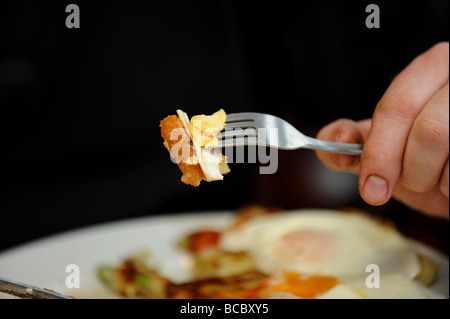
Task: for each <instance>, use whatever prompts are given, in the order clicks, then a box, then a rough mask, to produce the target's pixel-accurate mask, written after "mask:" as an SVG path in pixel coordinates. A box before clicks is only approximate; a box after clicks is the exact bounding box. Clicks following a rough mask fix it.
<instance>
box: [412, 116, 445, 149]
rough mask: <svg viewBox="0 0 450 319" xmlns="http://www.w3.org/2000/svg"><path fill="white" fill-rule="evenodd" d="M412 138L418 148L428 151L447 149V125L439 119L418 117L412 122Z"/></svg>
mask: <svg viewBox="0 0 450 319" xmlns="http://www.w3.org/2000/svg"><path fill="white" fill-rule="evenodd" d="M412 136H413V138H414V139H415V140H416V141H417V144H418V145H419V147H424V148H428V149H430V148H431V149H439V148H443V147H447V148H448V143H449V136H448V123H445V121H443V120H441V119H435V118H430V117H418V118H417V119H416V121H415V122H414V126H413V129H412Z"/></svg>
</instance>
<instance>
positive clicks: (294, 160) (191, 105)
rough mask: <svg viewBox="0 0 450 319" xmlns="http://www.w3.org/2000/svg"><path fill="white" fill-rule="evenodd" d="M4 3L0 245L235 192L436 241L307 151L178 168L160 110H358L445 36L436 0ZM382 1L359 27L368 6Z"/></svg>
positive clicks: (438, 236)
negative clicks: (272, 163) (221, 173)
mask: <svg viewBox="0 0 450 319" xmlns="http://www.w3.org/2000/svg"><path fill="white" fill-rule="evenodd" d="M73 2H74V3H76V4H78V5H79V7H80V13H81V14H80V18H81V25H80V26H81V28H80V29H67V28H66V26H65V19H66V16H67V15H68V14H67V13H66V12H65V8H66V5H68V4H69V3H71V2H64V1H62V2H56V1H53V2H52V1H45V2H44V1H39V2H38V1H14V2H9V3H7V4H2V5H1V9H0V107H1V111H2V116H1V119H2V127H3V128H4V129H5V132H4V134H3V145H2V149H3V150H4V152H3V156H2V158H1V161H2V162H1V164H2V178H1V180H2V184H3V191H2V194H3V195H4V196H3V199H2V202H1V203H2V204H1V215H0V250H3V249H6V248H10V247H13V246H15V245H17V244H20V243H23V242H26V241H29V240H32V239H35V238H39V237H42V236H46V235H51V234H54V233H58V232H61V231H65V230H68V229H73V228H77V227H82V226H86V225H92V224H97V223H101V222H106V221H111V220H120V219H124V218H131V217H136V216H150V215H155V214H164V213H172V212H189V211H208V210H230V209H236V208H238V207H240V206H242V205H245V204H248V203H260V204H265V205H276V206H281V207H285V208H288V209H294V208H308V207H323V208H340V207H357V208H360V209H364V210H367V211H368V212H370V213H372V214H375V215H380V216H383V217H387V218H390V219H392V220H394V221H395V223H396V224H397V225H398V226H399V228H400V229H401V230H402V231H403V232H404V233H405V234H407V235H409V236H412V237H415V238H418V239H420V240H423V241H425V242H426V243H428V244H430V245H432V246H435V247H437V248H438V249H440V250H441V251H444V252H446V253H448V222H447V221H442V220H436V219H433V218H429V217H425V216H423V215H421V214H419V213H417V212H414V211H411V210H409V209H407V208H406V207H404V206H403V205H401V204H399V203H398V202H396V201H394V200H391V201H390V202H389V203H388V204H386V205H383V206H381V207H371V206H369V205H366V204H364V203H363V202H362V200H361V198H360V197H359V195H358V190H357V177H356V176H355V175H352V174H347V173H336V172H332V171H330V170H328V169H327V168H325V167H324V166H323V165H322V164H321V163H320V162H319V161H318V160H317V159H316V157H315V155H314V152H312V151H310V150H298V151H280V152H279V163H278V166H279V169H278V171H277V173H276V174H273V175H260V174H258V167H259V164H245V163H242V164H231V165H230V167H231V170H232V171H231V173H230V174H228V175H226V176H225V179H224V181H222V182H214V183H206V182H203V183H202V184H201V185H200V186H199V187H197V188H194V187H191V186H188V185H185V184H183V183H182V182H181V181H180V176H181V173H180V171H179V169H178V167H177V166H176V165H175V164H173V163H172V162H171V161H170V158H169V153H168V152H167V150H166V149H165V148H164V147H163V145H162V138H161V136H160V129H159V121H160V120H162V119H163V118H164V117H166V116H167V115H170V114H174V113H175V111H176V109H178V108H180V109H182V110H184V111H185V112H187V113H188V114H189V115H191V116H192V115H196V114H202V113H203V114H210V113H213V112H215V111H217V110H218V109H219V108H223V109H225V111H226V112H227V113H233V112H245V111H257V112H266V113H271V114H274V115H277V116H280V117H282V118H284V119H286V120H288V121H290V122H291V123H292V124H293V125H295V126H296V127H297V128H299V129H300V130H301V131H302V132H304V133H306V134H308V135H311V136H314V135H316V134H317V132H318V131H319V129H320V128H321V127H322V126H324V125H326V124H328V123H329V122H332V121H334V120H335V119H338V118H341V117H347V118H351V119H354V120H359V119H363V118H368V117H371V115H372V112H373V109H374V107H375V105H376V103H377V101H378V100H379V98H380V97H381V95H382V94H383V92H384V91H385V89H386V88H387V86H388V85H389V83H390V82H391V80H392V79H393V77H394V76H395V75H396V74H398V73H399V72H400V71H401V70H402V69H403V68H404V67H405V66H406V65H407V64H408V63H409V62H410V61H411V60H412V59H413V58H414V57H415V56H417V55H418V54H420V53H422V52H424V51H425V50H427V49H428V48H429V47H431V46H432V45H433V44H435V43H437V42H439V41H448V27H449V2H448V1H446V0H444V1H430V0H427V1H420V2H410V1H345V2H344V1H339V2H338V1H297V2H266V4H263V3H264V2H258V3H255V4H249V3H245V4H244V2H243V1H210V2H204V3H200V2H198V3H197V2H188V1H184V2H181V1H180V2H173V1H164V2H160V3H156V2H155V3H153V2H149V1H95V2H92V1H89V2H85V1H73ZM369 3H376V4H378V5H379V7H380V13H381V28H380V29H368V28H367V27H366V25H365V19H366V16H367V15H368V13H366V12H365V8H366V6H367V5H368V4H369Z"/></svg>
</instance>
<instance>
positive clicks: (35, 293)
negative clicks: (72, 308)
mask: <svg viewBox="0 0 450 319" xmlns="http://www.w3.org/2000/svg"><path fill="white" fill-rule="evenodd" d="M0 292H4V293H7V294H9V295H13V296H16V297H19V298H23V299H74V298H73V297H71V296H67V295H63V294H61V293H59V292H55V291H52V290H49V289H45V288H44V289H43V288H39V287H36V286H31V285H27V284H24V283H21V282H18V281H15V280H11V279H7V278H4V277H1V276H0Z"/></svg>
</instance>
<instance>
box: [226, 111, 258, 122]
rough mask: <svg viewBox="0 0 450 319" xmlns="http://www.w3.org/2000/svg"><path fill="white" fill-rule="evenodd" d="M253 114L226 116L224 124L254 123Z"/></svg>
mask: <svg viewBox="0 0 450 319" xmlns="http://www.w3.org/2000/svg"><path fill="white" fill-rule="evenodd" d="M254 120H255V118H254V113H250V112H242V113H231V114H227V118H226V121H225V122H226V123H231V122H244V121H254Z"/></svg>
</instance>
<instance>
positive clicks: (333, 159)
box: [316, 119, 371, 173]
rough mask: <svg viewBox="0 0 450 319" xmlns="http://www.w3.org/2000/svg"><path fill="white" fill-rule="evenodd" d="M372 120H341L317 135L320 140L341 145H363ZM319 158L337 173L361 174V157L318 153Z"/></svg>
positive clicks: (329, 125) (324, 128)
mask: <svg viewBox="0 0 450 319" xmlns="http://www.w3.org/2000/svg"><path fill="white" fill-rule="evenodd" d="M370 123H371V120H370V119H367V120H362V121H352V120H349V119H339V120H337V121H334V122H332V123H330V124H328V125H327V126H325V127H323V128H322V129H321V130H320V131H319V133H318V134H317V138H318V139H319V140H325V141H333V142H339V143H357V144H363V143H364V141H365V140H366V139H367V135H368V133H369V129H370ZM316 154H317V157H318V158H319V160H320V161H322V163H324V164H325V165H326V166H327V167H329V168H331V169H333V170H336V171H351V172H354V173H358V172H359V156H355V155H344V154H336V153H330V152H323V151H316Z"/></svg>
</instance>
